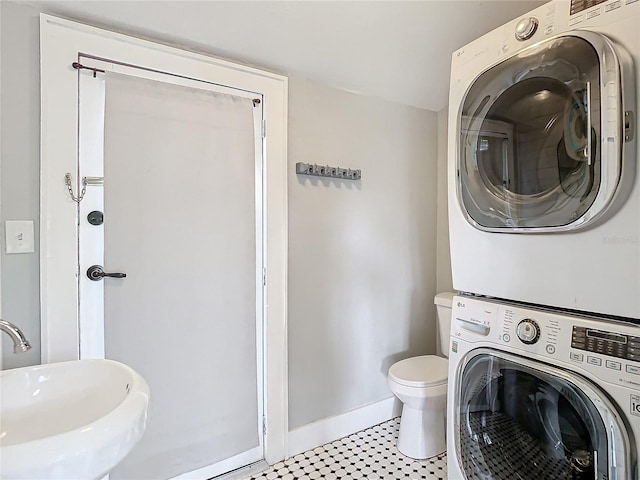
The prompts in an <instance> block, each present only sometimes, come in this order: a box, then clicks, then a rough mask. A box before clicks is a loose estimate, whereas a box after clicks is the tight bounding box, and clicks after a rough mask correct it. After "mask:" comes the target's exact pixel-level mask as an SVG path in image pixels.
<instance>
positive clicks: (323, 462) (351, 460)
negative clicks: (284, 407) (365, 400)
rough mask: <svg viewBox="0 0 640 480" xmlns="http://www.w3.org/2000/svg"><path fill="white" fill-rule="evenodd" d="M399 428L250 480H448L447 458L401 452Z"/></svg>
mask: <svg viewBox="0 0 640 480" xmlns="http://www.w3.org/2000/svg"><path fill="white" fill-rule="evenodd" d="M399 426H400V418H399V417H398V418H394V419H392V420H389V421H388V422H384V423H381V424H380V425H376V426H374V427H371V428H367V429H366V430H362V431H360V432H357V433H354V434H352V435H349V436H347V437H344V438H341V439H339V440H336V441H334V442H331V443H327V444H326V445H322V446H321V447H318V448H315V449H313V450H309V451H306V452H304V453H300V454H298V455H295V456H293V457H291V458H289V459H287V460H285V461H284V462H280V463H277V464H275V465H273V466H272V467H270V468H269V469H267V470H265V471H263V472H260V473H257V474H254V475H252V476H250V477H247V480H313V479H323V480H337V479H344V480H346V479H354V480H355V479H367V480H396V479H410V480H420V479H425V480H446V478H447V456H446V454H444V453H443V454H442V455H439V456H437V457H433V458H430V459H427V460H414V459H413V458H409V457H406V456H404V455H403V454H401V453H400V452H399V451H398V449H397V447H396V442H397V439H398V428H399Z"/></svg>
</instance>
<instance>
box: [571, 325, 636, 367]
mask: <svg viewBox="0 0 640 480" xmlns="http://www.w3.org/2000/svg"><path fill="white" fill-rule="evenodd" d="M571 347H572V348H577V349H578V350H584V351H586V352H591V353H599V354H601V355H606V356H608V357H616V358H622V359H624V360H631V361H634V362H640V337H634V336H631V335H623V334H620V333H613V332H608V331H605V330H596V329H593V328H586V327H579V326H576V325H574V326H573V332H572V335H571Z"/></svg>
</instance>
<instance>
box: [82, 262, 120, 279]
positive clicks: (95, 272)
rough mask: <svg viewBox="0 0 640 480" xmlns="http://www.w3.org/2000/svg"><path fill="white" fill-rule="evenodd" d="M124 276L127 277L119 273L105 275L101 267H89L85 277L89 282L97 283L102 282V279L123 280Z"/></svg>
mask: <svg viewBox="0 0 640 480" xmlns="http://www.w3.org/2000/svg"><path fill="white" fill-rule="evenodd" d="M126 276H127V274H126V273H119V272H114V273H107V272H105V271H104V269H103V268H102V265H91V266H90V267H89V268H88V269H87V277H88V278H89V280H92V281H94V282H98V281H100V280H102V279H103V278H104V277H110V278H125V277H126Z"/></svg>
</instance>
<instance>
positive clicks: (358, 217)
mask: <svg viewBox="0 0 640 480" xmlns="http://www.w3.org/2000/svg"><path fill="white" fill-rule="evenodd" d="M0 9H1V10H0V13H1V15H2V20H1V21H2V32H1V35H2V36H1V38H2V45H1V48H2V50H1V53H2V57H1V60H2V76H1V81H2V97H1V101H2V105H1V106H2V132H1V141H2V159H1V164H0V168H1V170H2V192H1V195H2V197H1V202H2V204H1V207H2V220H3V221H4V220H5V219H10V220H34V221H35V222H36V226H37V223H38V215H39V205H38V203H39V191H38V190H39V52H38V12H37V11H36V10H35V9H33V8H31V7H28V6H24V5H16V4H13V3H6V2H0ZM289 104H290V111H289V209H290V211H289V222H290V227H289V248H290V251H289V255H290V257H289V261H290V264H289V369H290V372H289V392H290V427H291V428H296V427H299V426H302V425H304V424H307V423H309V422H313V421H315V420H319V419H323V418H326V417H330V416H332V415H337V414H340V413H344V412H347V411H349V410H352V409H355V408H358V407H361V406H364V405H366V404H368V403H371V402H375V401H378V400H382V399H385V398H389V397H391V392H390V391H389V389H388V387H387V385H386V372H387V369H388V367H389V365H391V364H392V363H393V362H395V361H397V360H399V359H401V358H405V357H408V356H411V355H417V354H424V353H432V352H434V351H435V343H436V342H435V309H434V306H433V295H434V293H435V292H436V268H437V265H436V242H437V240H436V230H435V227H436V193H437V189H438V187H437V178H438V169H437V162H436V154H437V152H436V142H437V138H436V137H437V135H436V133H437V130H438V125H437V119H436V114H435V113H434V112H429V111H425V110H420V109H416V108H412V107H407V106H402V105H398V104H393V103H390V102H386V101H382V100H376V99H372V98H368V97H363V96H360V95H356V94H352V93H347V92H343V91H339V90H335V89H331V88H327V87H322V86H320V85H317V84H314V83H311V82H308V81H306V80H301V79H296V78H291V79H290V92H289ZM298 161H302V162H309V163H319V164H330V165H335V166H338V165H339V166H344V167H352V168H360V169H362V172H363V177H362V180H361V181H359V182H348V181H335V180H334V181H330V180H321V179H311V178H310V177H298V176H297V175H295V173H294V165H295V163H296V162H298ZM37 235H38V233H37V231H36V236H37ZM3 247H4V245H3ZM3 251H4V248H3ZM1 261H2V264H1V267H2V314H3V316H4V317H5V318H6V319H8V320H12V321H15V322H16V323H18V324H20V326H21V327H23V329H24V331H25V333H26V334H27V335H28V336H29V339H30V340H31V341H32V343H33V344H34V347H35V348H34V349H33V350H32V351H31V352H30V353H28V354H22V355H13V354H11V353H10V348H9V347H10V345H11V343H10V342H9V341H8V339H6V338H3V339H2V342H3V346H5V347H7V348H5V349H4V351H3V357H4V361H5V363H4V367H5V368H10V367H14V366H18V365H20V364H33V363H38V362H39V340H40V332H39V330H40V324H39V278H38V263H39V262H38V254H37V253H35V254H28V255H8V256H7V255H4V254H3V255H2V257H1ZM3 337H4V336H3Z"/></svg>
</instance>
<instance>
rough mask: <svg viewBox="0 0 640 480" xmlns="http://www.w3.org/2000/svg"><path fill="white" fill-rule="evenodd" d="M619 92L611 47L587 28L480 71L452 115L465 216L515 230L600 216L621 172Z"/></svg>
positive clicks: (570, 224)
mask: <svg viewBox="0 0 640 480" xmlns="http://www.w3.org/2000/svg"><path fill="white" fill-rule="evenodd" d="M620 90H621V71H620V66H619V61H618V57H617V55H616V52H615V51H614V49H613V46H612V45H611V43H610V42H609V41H608V40H607V39H606V38H605V37H603V36H602V35H599V34H595V33H591V32H580V33H575V34H571V35H569V36H561V37H557V38H553V39H549V40H547V41H544V42H540V43H539V44H537V45H534V46H532V47H529V48H527V49H525V50H523V51H522V52H520V53H518V54H517V55H515V56H513V57H511V58H509V59H507V60H505V61H503V62H501V63H499V64H497V65H496V66H494V67H492V68H490V69H488V70H486V71H485V72H483V73H482V74H480V75H479V76H478V77H477V78H476V79H475V80H474V82H473V83H472V85H471V87H470V88H469V90H468V91H467V93H466V96H465V98H464V102H463V104H462V109H461V112H460V117H459V119H458V125H459V129H460V140H459V142H460V143H459V145H458V155H457V157H458V172H459V176H458V197H459V199H460V201H461V204H462V206H463V207H464V211H465V212H466V215H467V219H468V220H469V221H470V222H471V223H472V224H473V225H474V226H476V227H477V228H480V229H482V230H490V231H515V232H517V231H529V230H532V229H536V230H545V231H549V230H565V229H568V228H578V227H581V226H584V225H586V224H587V223H589V222H590V221H591V220H594V219H595V218H598V217H599V216H600V215H601V214H602V213H603V212H604V211H605V209H606V208H607V206H608V205H609V204H610V202H611V199H612V198H613V195H614V193H615V192H616V188H617V185H618V182H619V177H620V172H621V167H620V164H621V151H622V150H621V146H620V145H621V144H620V142H621V139H620V137H621V132H622V125H623V122H622V118H623V112H622V104H621V102H622V99H621V95H620ZM612 123H613V124H614V126H615V128H613V127H612V126H611V125H612ZM603 125H604V127H603ZM603 165H604V166H603ZM612 167H616V168H612Z"/></svg>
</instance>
